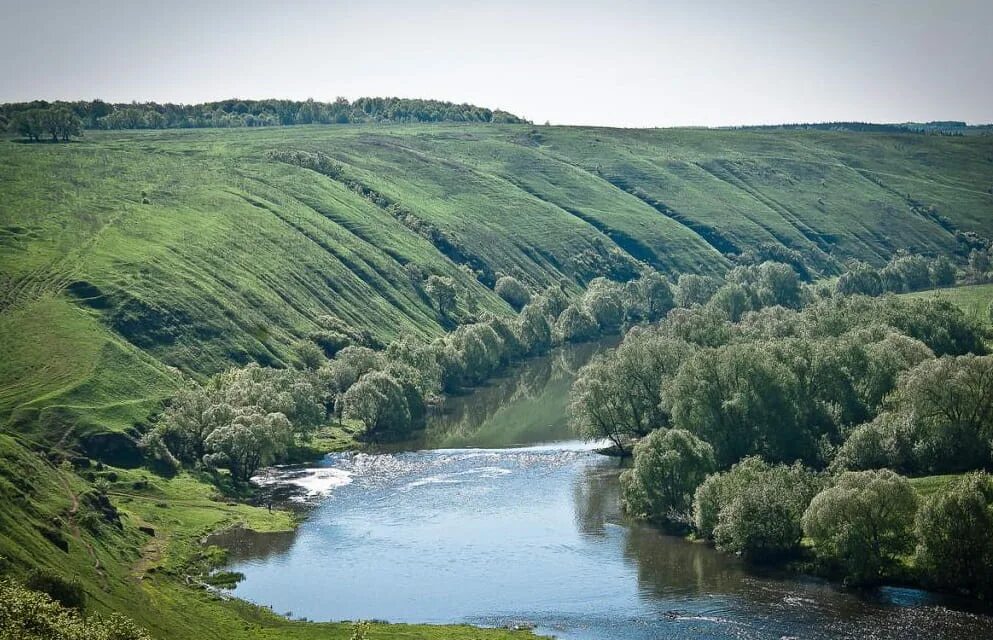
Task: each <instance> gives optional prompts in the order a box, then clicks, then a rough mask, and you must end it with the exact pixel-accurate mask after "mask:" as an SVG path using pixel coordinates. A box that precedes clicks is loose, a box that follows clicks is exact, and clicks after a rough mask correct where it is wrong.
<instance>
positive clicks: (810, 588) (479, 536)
mask: <svg viewBox="0 0 993 640" xmlns="http://www.w3.org/2000/svg"><path fill="white" fill-rule="evenodd" d="M608 346H610V345H608V344H606V343H601V344H595V345H581V346H577V347H571V348H567V349H563V350H559V351H556V352H555V353H553V354H552V355H550V356H548V357H546V358H541V359H536V360H532V361H529V362H527V363H525V364H524V365H523V366H522V367H521V368H520V369H518V370H517V371H515V372H514V375H513V376H511V377H508V378H505V379H502V380H499V381H496V382H495V383H493V384H492V385H490V386H488V387H486V388H484V389H481V390H479V391H477V392H475V393H473V394H471V395H468V396H464V397H461V398H456V399H454V400H452V401H450V402H449V409H448V411H447V412H446V413H445V414H444V415H442V416H438V417H436V418H435V419H433V420H432V423H431V425H430V426H429V428H428V429H427V431H426V432H425V434H424V436H423V438H422V439H421V440H420V441H419V442H416V443H412V444H411V445H410V446H409V447H408V448H406V449H405V450H395V451H392V452H388V453H381V454H335V455H330V456H328V457H327V458H325V459H324V460H323V461H322V463H321V465H320V466H319V467H317V468H312V469H305V470H294V471H288V472H286V473H284V474H280V475H278V476H277V477H275V478H274V480H276V481H278V482H279V483H280V484H281V485H282V486H284V487H285V486H287V485H289V486H293V487H295V489H296V495H295V499H296V500H303V501H305V502H307V503H308V504H309V508H308V511H307V519H306V521H305V522H304V523H303V524H302V525H301V526H300V528H299V529H298V530H297V531H295V532H293V533H288V534H276V535H271V534H270V535H256V534H248V533H244V532H231V533H228V534H224V535H222V536H217V537H215V538H214V542H217V543H220V544H224V545H226V546H228V547H229V548H230V549H231V563H230V565H229V566H228V567H226V569H227V570H230V571H237V572H241V573H243V574H244V575H245V579H244V580H243V581H242V582H240V583H239V584H238V586H237V587H236V588H235V589H234V591H233V593H234V594H235V595H237V596H239V597H242V598H245V599H248V600H251V601H253V602H257V603H259V604H264V605H269V606H271V607H272V608H273V609H274V610H275V611H277V612H281V613H291V615H293V616H294V617H306V618H309V619H312V620H343V619H351V620H358V619H382V620H389V621H393V622H430V623H452V622H467V623H473V624H482V625H494V626H502V625H517V624H526V625H534V626H535V629H536V631H537V632H538V633H543V634H548V635H555V636H557V637H560V638H575V639H602V638H616V639H631V640H634V639H648V638H660V637H666V638H702V637H706V638H777V639H778V638H783V637H802V638H839V637H851V638H873V637H875V638H895V637H901V638H911V637H922V638H924V637H926V638H929V639H940V638H949V639H951V638H966V637H968V638H984V637H988V638H993V618H991V617H988V616H987V615H984V614H982V613H976V612H969V611H967V610H965V609H964V608H962V607H956V604H958V603H955V602H952V601H950V600H948V599H947V598H941V597H938V596H935V595H932V594H928V593H925V592H922V591H917V590H911V589H898V588H885V589H879V590H874V591H871V592H861V593H853V592H847V591H843V590H841V589H839V588H837V587H836V586H832V585H830V584H827V583H824V582H821V581H818V580H814V579H806V578H802V577H797V576H795V575H791V574H783V573H777V572H767V571H762V570H758V569H755V568H751V567H748V566H746V565H745V564H744V563H742V562H741V561H739V560H737V559H735V558H733V557H729V556H727V555H723V554H720V553H717V552H715V551H714V550H712V549H710V548H709V547H707V546H705V545H703V544H695V543H691V542H687V541H684V540H681V539H678V538H673V537H670V536H665V535H663V534H661V533H659V532H658V531H656V530H655V529H653V528H651V527H649V526H645V525H642V524H638V523H631V522H629V521H627V520H625V519H624V518H623V516H622V515H621V514H620V512H619V510H618V482H617V478H618V475H619V472H620V467H619V463H618V461H617V460H616V459H612V458H606V457H603V456H600V455H597V454H596V453H595V452H594V451H593V447H591V446H588V445H585V444H583V443H578V442H575V441H570V440H569V439H568V438H569V437H570V436H569V433H568V430H567V429H566V425H565V404H566V396H567V394H568V388H569V385H570V383H571V381H572V379H573V377H574V375H575V372H576V370H577V369H578V368H579V367H580V366H582V364H583V363H585V362H586V361H587V360H588V359H589V358H590V357H591V356H592V355H593V354H594V353H595V352H596V351H597V350H600V349H603V348H607V347H608ZM536 443H540V444H536Z"/></svg>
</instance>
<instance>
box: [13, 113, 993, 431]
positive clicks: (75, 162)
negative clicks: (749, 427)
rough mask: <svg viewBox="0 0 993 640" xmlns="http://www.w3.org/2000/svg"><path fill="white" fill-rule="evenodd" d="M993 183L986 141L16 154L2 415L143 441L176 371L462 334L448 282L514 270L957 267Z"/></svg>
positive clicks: (440, 144) (401, 135) (277, 133)
mask: <svg viewBox="0 0 993 640" xmlns="http://www.w3.org/2000/svg"><path fill="white" fill-rule="evenodd" d="M322 163H323V164H322ZM315 169H316V170H315ZM991 175H993V138H991V137H988V136H972V137H944V136H924V135H916V134H877V133H848V132H823V131H713V130H618V129H596V128H573V127H532V126H529V125H441V124H435V125H379V126H375V125H368V126H366V125H363V126H340V127H335V126H327V127H292V128H271V129H252V130H194V131H160V132H127V133H124V132H87V134H86V137H85V138H84V139H83V140H82V141H80V142H74V143H72V144H65V145H51V144H35V145H30V144H17V143H13V142H4V143H2V144H0V185H2V186H0V190H2V198H0V278H2V282H0V327H2V331H0V340H2V341H3V344H2V346H3V348H4V352H5V355H8V357H7V358H6V360H5V363H4V364H3V365H0V418H2V419H4V420H11V421H12V422H13V423H14V424H15V425H17V429H18V430H19V431H23V432H38V433H39V435H47V436H48V437H49V438H52V437H55V438H56V441H57V440H58V439H61V438H63V436H64V435H65V432H66V430H67V429H70V428H71V429H73V430H76V431H78V432H80V433H82V434H83V435H86V434H88V433H90V432H94V433H95V432H99V431H101V430H107V429H110V430H124V429H127V428H129V427H130V426H131V425H133V424H134V423H136V422H141V421H142V420H143V418H144V417H145V416H147V414H148V412H149V410H150V409H152V408H154V406H156V404H157V403H158V402H159V401H160V400H161V398H162V397H164V396H166V395H167V394H168V393H169V391H170V390H171V389H172V388H174V386H175V385H176V384H177V383H178V378H179V372H182V373H184V374H187V375H192V376H194V377H202V376H205V375H208V374H210V373H213V372H216V371H218V370H221V369H224V368H226V367H228V366H230V365H232V364H244V363H246V362H249V361H257V362H260V363H262V364H271V365H280V364H281V363H284V362H285V361H286V360H287V358H288V354H289V351H288V349H289V346H290V345H291V344H292V343H293V342H294V341H296V340H297V339H300V338H302V337H304V336H306V335H307V334H308V333H310V332H312V331H314V330H316V329H317V328H318V318H320V317H321V316H333V317H335V318H337V319H338V320H340V321H341V322H343V323H344V324H347V325H350V326H352V327H354V328H356V329H359V330H365V331H368V332H369V333H370V334H371V335H372V336H374V337H375V339H377V340H378V341H380V342H383V343H386V342H388V341H390V340H391V339H392V338H394V337H396V336H397V335H400V334H402V333H413V334H416V335H419V336H423V337H430V336H437V335H440V334H442V333H443V332H444V331H446V330H447V329H450V328H451V322H450V321H448V320H446V319H445V318H443V317H442V316H441V315H440V314H439V313H438V312H437V311H436V310H435V309H434V308H433V306H432V304H431V301H430V299H429V297H428V296H427V295H426V293H425V291H424V287H423V281H424V278H425V277H426V276H427V275H430V274H439V275H445V276H449V277H452V278H454V279H455V280H456V282H457V283H458V285H459V287H460V288H462V289H463V291H464V295H463V300H474V301H475V304H476V305H478V309H477V310H476V311H493V312H496V313H504V314H509V313H511V309H510V308H509V307H508V306H507V305H506V304H505V303H504V302H503V301H502V300H500V299H499V298H498V297H497V296H495V295H494V294H493V293H492V291H491V290H490V288H489V287H491V286H492V283H493V280H494V277H495V276H496V275H497V274H500V273H508V274H513V275H516V276H518V277H519V278H520V279H521V280H523V281H524V282H525V283H527V284H530V285H532V286H534V287H538V286H544V285H547V284H549V283H552V282H558V281H562V280H564V281H567V282H569V283H572V286H574V287H581V286H582V285H583V284H584V283H585V282H587V281H588V280H589V279H591V278H592V277H594V276H596V275H608V276H612V277H614V278H617V279H626V278H629V277H631V276H632V275H633V274H634V273H635V270H636V269H637V268H638V266H639V263H645V264H648V265H650V266H652V267H655V268H657V269H659V270H661V271H663V272H666V273H669V274H675V273H679V272H697V273H718V272H721V271H723V270H724V269H725V268H727V266H728V265H729V264H730V260H729V256H733V255H734V254H740V253H744V252H748V251H753V252H754V251H756V250H757V249H759V248H761V249H762V250H763V251H768V250H770V249H769V248H770V247H772V248H773V249H775V248H776V247H785V248H788V249H791V250H794V251H796V252H798V253H799V254H800V255H801V256H802V259H803V261H804V263H805V265H806V266H807V267H808V268H809V269H810V271H811V272H812V273H813V274H833V273H836V272H837V271H838V269H839V268H840V267H841V265H842V263H844V261H846V260H849V259H852V258H858V259H862V260H867V261H869V262H875V263H881V262H883V261H884V260H885V259H886V258H888V257H889V256H890V255H891V254H892V253H893V252H894V251H896V250H898V249H910V250H911V251H914V252H917V253H924V254H929V253H938V252H941V253H951V252H954V251H957V250H959V249H960V247H959V245H958V244H957V242H956V239H955V232H956V231H976V232H980V233H982V234H984V235H989V234H991V233H993V194H991V193H990V189H993V178H991ZM467 311H469V310H467V309H463V312H467ZM39 424H40V425H42V426H41V428H39V426H38V425H39ZM45 425H48V426H47V427H46V426H45ZM78 435H80V434H79V433H77V436H78Z"/></svg>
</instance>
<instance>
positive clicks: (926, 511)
mask: <svg viewBox="0 0 993 640" xmlns="http://www.w3.org/2000/svg"><path fill="white" fill-rule="evenodd" d="M914 529H915V532H916V535H917V540H918V544H917V555H916V564H917V567H918V568H919V569H920V570H921V571H922V572H923V576H924V579H925V580H926V581H928V582H930V583H932V584H933V585H935V586H938V587H942V588H957V589H962V590H964V591H967V592H969V593H972V594H973V595H979V596H991V595H993V478H991V477H990V476H989V475H988V474H986V473H972V474H969V475H966V476H963V477H962V478H959V479H958V480H956V481H955V482H953V483H952V484H950V485H948V486H947V487H945V488H944V489H943V490H940V491H938V492H937V493H935V494H934V495H932V496H930V497H929V498H928V499H927V500H925V502H924V504H923V505H922V506H921V509H920V511H918V513H917V519H916V522H915V525H914Z"/></svg>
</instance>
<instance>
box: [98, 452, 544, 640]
mask: <svg viewBox="0 0 993 640" xmlns="http://www.w3.org/2000/svg"><path fill="white" fill-rule="evenodd" d="M101 475H102V477H103V478H104V479H106V478H107V477H108V476H110V477H114V478H115V480H114V481H113V482H109V483H108V484H109V488H108V491H107V493H108V495H109V496H111V497H112V498H113V500H114V503H115V504H117V505H118V509H119V511H120V513H121V515H122V521H123V522H124V523H125V527H126V529H128V530H135V531H141V530H142V529H144V531H145V532H146V533H140V536H141V537H140V538H137V540H136V542H140V544H136V545H135V549H134V553H132V554H127V560H128V562H127V571H126V572H127V574H128V578H127V579H128V583H129V584H130V585H131V590H132V593H131V594H130V598H129V599H130V600H131V601H132V602H133V603H134V604H135V605H136V608H135V610H136V611H142V610H144V611H145V612H146V613H149V614H150V615H148V616H147V617H144V618H140V619H139V622H140V623H141V624H142V625H143V626H146V627H147V628H148V629H149V631H150V632H151V633H152V634H153V636H155V637H168V638H179V639H186V638H188V639H189V640H194V639H196V640H200V639H202V638H206V637H223V638H225V640H242V639H245V640H248V639H258V638H280V639H283V638H290V639H293V640H310V639H314V640H316V639H318V638H320V639H322V640H325V639H338V638H341V639H343V640H344V639H348V638H351V637H352V633H353V630H354V625H353V624H352V623H349V622H342V623H321V624H315V623H310V622H305V621H301V620H293V619H290V617H287V616H283V615H277V612H273V611H271V610H270V609H267V608H266V607H260V606H256V605H253V604H250V603H248V602H244V601H241V600H239V599H236V598H231V597H229V596H227V595H225V594H224V593H223V592H219V591H217V590H216V589H213V588H210V587H209V586H207V584H206V578H207V577H208V576H209V574H210V572H211V571H213V570H214V569H216V568H217V567H218V566H220V565H221V564H222V563H223V561H224V558H225V554H224V552H223V551H222V550H221V549H219V548H218V547H214V546H205V545H204V544H203V541H204V540H205V539H206V538H207V536H208V535H209V534H211V533H214V532H217V531H220V530H225V529H231V528H233V527H241V528H245V529H248V530H251V531H257V532H288V531H292V530H293V529H294V528H295V527H296V526H297V525H298V523H299V520H298V516H297V514H296V513H294V512H292V511H290V510H287V509H282V508H272V509H268V508H265V507H256V506H251V505H248V504H245V503H244V502H238V501H235V500H233V499H232V498H230V497H226V496H224V495H222V494H221V493H220V492H219V491H218V490H217V487H216V486H214V485H212V484H210V483H209V482H207V481H206V479H205V478H202V477H197V476H196V475H194V474H190V473H185V472H184V473H180V474H178V475H177V476H175V477H172V478H161V477H158V476H154V475H151V474H149V473H147V472H146V471H144V470H140V469H138V470H125V469H112V468H106V470H105V471H103V472H102V473H101ZM243 497H244V496H243ZM138 603H142V604H141V605H138ZM278 613H283V612H278ZM365 631H366V634H367V637H368V638H381V639H384V640H386V639H392V638H404V639H408V638H409V639H413V638H419V639H424V640H433V639H436V638H438V639H440V638H446V639H453V640H462V639H466V640H468V639H470V638H472V639H476V638H485V639H486V640H509V639H511V638H513V639H520V638H523V637H532V636H531V634H529V633H525V632H515V631H508V630H501V629H477V628H472V627H467V626H443V627H439V626H431V625H394V624H385V623H375V624H370V625H368V626H366V627H365Z"/></svg>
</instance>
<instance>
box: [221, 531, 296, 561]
mask: <svg viewBox="0 0 993 640" xmlns="http://www.w3.org/2000/svg"><path fill="white" fill-rule="evenodd" d="M296 534H297V532H296V531H275V532H270V533H258V532H256V531H251V530H250V529H242V528H235V529H229V530H227V531H222V532H220V533H215V534H212V535H211V536H209V537H208V538H207V544H211V545H217V546H218V547H223V548H225V549H227V551H228V561H229V562H231V563H239V562H248V561H251V560H262V559H268V558H274V557H277V556H281V555H284V554H286V553H288V552H289V550H290V549H291V548H292V547H293V541H294V539H296Z"/></svg>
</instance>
